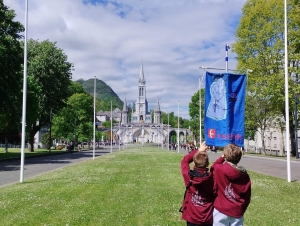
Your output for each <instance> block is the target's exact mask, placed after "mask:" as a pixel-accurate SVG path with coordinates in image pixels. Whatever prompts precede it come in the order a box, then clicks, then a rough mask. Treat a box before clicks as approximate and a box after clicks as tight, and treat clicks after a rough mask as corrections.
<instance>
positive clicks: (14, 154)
mask: <svg viewBox="0 0 300 226" xmlns="http://www.w3.org/2000/svg"><path fill="white" fill-rule="evenodd" d="M62 152H66V151H65V150H51V154H57V153H62ZM45 154H49V150H46V149H40V148H39V149H34V152H30V151H28V149H27V148H26V149H25V158H26V157H30V156H38V155H45ZM13 158H21V148H9V149H8V152H6V153H5V152H4V148H0V160H3V159H13Z"/></svg>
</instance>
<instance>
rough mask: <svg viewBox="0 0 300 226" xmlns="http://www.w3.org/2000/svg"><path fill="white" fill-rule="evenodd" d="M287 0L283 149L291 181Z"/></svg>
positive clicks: (285, 10) (288, 177) (288, 176)
mask: <svg viewBox="0 0 300 226" xmlns="http://www.w3.org/2000/svg"><path fill="white" fill-rule="evenodd" d="M287 32H288V29H287V0H284V80H285V128H286V129H285V140H286V142H285V147H286V148H285V150H286V156H287V159H286V161H287V181H288V182H291V159H290V158H291V151H290V142H289V140H290V131H289V128H290V118H289V83H288V42H287Z"/></svg>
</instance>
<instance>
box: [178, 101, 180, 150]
mask: <svg viewBox="0 0 300 226" xmlns="http://www.w3.org/2000/svg"><path fill="white" fill-rule="evenodd" d="M179 102H180V100H178V135H177V143H178V144H177V145H178V147H177V148H178V153H179Z"/></svg>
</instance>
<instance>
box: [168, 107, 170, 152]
mask: <svg viewBox="0 0 300 226" xmlns="http://www.w3.org/2000/svg"><path fill="white" fill-rule="evenodd" d="M169 117H170V116H169V113H168V150H169V147H170V137H169V136H170V134H169V132H170V131H169V128H170V126H169V121H170V118H169Z"/></svg>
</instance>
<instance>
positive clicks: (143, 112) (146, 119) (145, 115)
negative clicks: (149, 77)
mask: <svg viewBox="0 0 300 226" xmlns="http://www.w3.org/2000/svg"><path fill="white" fill-rule="evenodd" d="M138 90H139V97H138V99H137V101H136V103H135V113H134V114H133V115H132V120H131V122H132V123H151V114H150V113H149V112H148V101H147V98H146V79H145V76H144V68H143V64H141V69H140V76H139V85H138Z"/></svg>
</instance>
